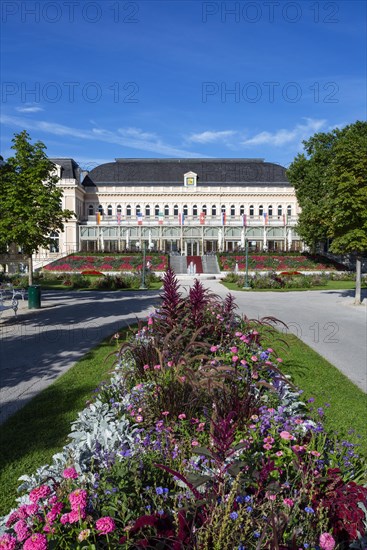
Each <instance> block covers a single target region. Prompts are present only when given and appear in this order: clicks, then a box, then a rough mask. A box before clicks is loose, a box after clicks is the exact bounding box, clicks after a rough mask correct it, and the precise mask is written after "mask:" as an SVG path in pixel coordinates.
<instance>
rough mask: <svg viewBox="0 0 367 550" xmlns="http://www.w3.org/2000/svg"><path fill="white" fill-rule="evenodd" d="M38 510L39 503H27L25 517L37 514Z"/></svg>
mask: <svg viewBox="0 0 367 550" xmlns="http://www.w3.org/2000/svg"><path fill="white" fill-rule="evenodd" d="M51 498H52V497H51ZM22 508H23V506H22ZM37 512H38V506H37V504H26V506H24V513H25V517H30V516H35V515H36V514H37ZM19 517H20V516H19ZM23 519H24V518H23Z"/></svg>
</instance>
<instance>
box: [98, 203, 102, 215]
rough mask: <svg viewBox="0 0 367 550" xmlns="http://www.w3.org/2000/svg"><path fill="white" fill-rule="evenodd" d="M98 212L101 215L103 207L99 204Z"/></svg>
mask: <svg viewBox="0 0 367 550" xmlns="http://www.w3.org/2000/svg"><path fill="white" fill-rule="evenodd" d="M98 212H99V213H100V214H101V215H102V214H103V206H102V205H101V204H100V205H99V206H98Z"/></svg>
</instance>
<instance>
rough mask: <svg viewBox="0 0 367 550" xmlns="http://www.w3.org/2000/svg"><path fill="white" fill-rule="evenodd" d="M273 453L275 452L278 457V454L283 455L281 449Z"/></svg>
mask: <svg viewBox="0 0 367 550" xmlns="http://www.w3.org/2000/svg"><path fill="white" fill-rule="evenodd" d="M275 454H276V455H277V456H279V457H280V456H283V451H277V452H276V453H275Z"/></svg>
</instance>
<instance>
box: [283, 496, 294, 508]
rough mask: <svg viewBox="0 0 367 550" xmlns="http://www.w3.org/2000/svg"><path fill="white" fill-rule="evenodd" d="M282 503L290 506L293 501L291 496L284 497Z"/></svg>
mask: <svg viewBox="0 0 367 550" xmlns="http://www.w3.org/2000/svg"><path fill="white" fill-rule="evenodd" d="M283 503H284V504H285V505H286V506H289V508H292V506H293V504H294V502H293V500H292V499H291V498H284V499H283Z"/></svg>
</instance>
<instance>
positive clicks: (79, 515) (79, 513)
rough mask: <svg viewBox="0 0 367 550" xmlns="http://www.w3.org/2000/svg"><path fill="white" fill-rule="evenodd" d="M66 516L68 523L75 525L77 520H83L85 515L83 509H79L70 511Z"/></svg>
mask: <svg viewBox="0 0 367 550" xmlns="http://www.w3.org/2000/svg"><path fill="white" fill-rule="evenodd" d="M68 516H69V517H68V520H69V523H77V522H78V521H79V520H81V519H84V518H85V516H86V514H85V511H84V509H80V510H72V511H71V512H69V514H68Z"/></svg>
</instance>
